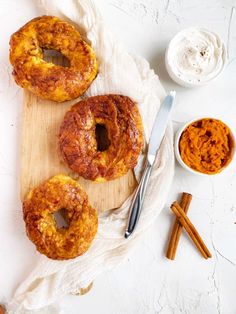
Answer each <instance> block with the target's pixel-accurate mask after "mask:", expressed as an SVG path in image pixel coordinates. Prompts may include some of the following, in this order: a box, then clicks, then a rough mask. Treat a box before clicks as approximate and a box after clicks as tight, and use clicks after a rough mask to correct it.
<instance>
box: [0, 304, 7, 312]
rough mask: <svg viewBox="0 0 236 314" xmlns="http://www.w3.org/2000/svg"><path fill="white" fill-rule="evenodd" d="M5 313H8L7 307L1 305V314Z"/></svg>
mask: <svg viewBox="0 0 236 314" xmlns="http://www.w3.org/2000/svg"><path fill="white" fill-rule="evenodd" d="M4 313H6V308H5V306H3V305H1V304H0V314H4Z"/></svg>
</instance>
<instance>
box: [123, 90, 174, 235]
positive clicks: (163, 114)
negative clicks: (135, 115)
mask: <svg viewBox="0 0 236 314" xmlns="http://www.w3.org/2000/svg"><path fill="white" fill-rule="evenodd" d="M175 94H176V92H175V91H171V92H170V93H169V94H168V95H167V96H166V97H165V99H164V101H163V103H162V104H161V106H160V109H159V111H158V113H157V115H156V118H155V122H154V125H153V128H152V132H151V137H150V140H149V145H148V153H147V158H146V163H145V167H144V171H143V174H142V177H141V180H140V182H139V185H138V187H137V189H136V192H135V194H134V197H133V200H132V203H131V206H130V211H129V216H128V221H127V226H126V231H125V238H126V239H127V238H128V237H129V236H130V235H131V234H132V233H133V231H134V229H135V227H136V226H137V223H138V220H139V217H140V213H141V210H142V206H143V201H144V197H145V193H146V189H147V186H148V181H149V178H150V174H151V171H152V166H153V164H154V161H155V157H156V153H157V151H158V149H159V147H160V145H161V142H162V139H163V137H164V135H165V130H166V127H167V124H168V121H169V119H170V115H171V110H172V108H173V105H174V100H175Z"/></svg>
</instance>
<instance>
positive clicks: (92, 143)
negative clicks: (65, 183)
mask: <svg viewBox="0 0 236 314" xmlns="http://www.w3.org/2000/svg"><path fill="white" fill-rule="evenodd" d="M97 126H103V127H105V129H106V132H107V137H108V147H107V149H105V150H103V149H99V145H98V144H99V143H98V142H97V139H96V127H97ZM142 147H143V127H142V120H141V116H140V114H139V111H138V108H137V106H136V104H135V103H134V102H133V101H132V100H131V99H130V98H128V97H126V96H122V95H102V96H94V97H90V98H88V99H86V100H82V101H80V102H78V103H77V104H75V105H74V106H72V108H71V109H70V110H69V111H68V112H67V113H66V115H65V117H64V120H63V122H62V124H61V127H60V131H59V150H60V152H61V155H62V157H63V159H64V161H65V163H66V164H67V165H68V166H69V167H70V168H71V169H72V170H73V171H74V172H76V173H77V174H79V175H80V176H82V177H84V178H85V179H90V180H94V181H98V182H103V181H107V180H113V179H116V178H118V177H120V176H122V175H124V174H125V173H126V172H127V171H128V170H129V169H133V168H134V167H135V165H136V164H137V160H138V157H139V155H140V153H141V150H142Z"/></svg>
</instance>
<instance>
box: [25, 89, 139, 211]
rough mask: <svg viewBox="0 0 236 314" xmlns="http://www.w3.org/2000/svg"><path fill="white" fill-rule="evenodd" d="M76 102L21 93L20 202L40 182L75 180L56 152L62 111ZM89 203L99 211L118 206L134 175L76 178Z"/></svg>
mask: <svg viewBox="0 0 236 314" xmlns="http://www.w3.org/2000/svg"><path fill="white" fill-rule="evenodd" d="M77 101H78V100H74V101H69V102H64V103H55V102H51V101H46V100H42V99H39V98H38V97H36V96H35V95H34V94H32V93H30V92H28V91H24V101H23V102H24V103H23V112H22V135H21V177H20V180H21V199H22V200H23V199H24V197H25V196H26V194H27V193H28V192H29V191H30V190H31V189H32V188H34V187H36V186H37V185H38V184H40V183H41V182H42V181H44V180H46V179H48V178H50V177H52V176H54V175H56V174H60V173H63V174H67V175H70V176H72V177H74V178H78V177H77V175H76V174H74V173H72V171H71V170H70V169H69V168H68V167H67V166H66V165H65V164H64V163H63V161H62V159H61V157H60V153H59V150H58V139H57V136H58V131H59V127H60V124H61V122H62V120H63V117H64V114H65V112H66V111H67V110H68V109H69V108H70V107H71V105H72V104H73V103H76V102H77ZM78 181H79V183H80V184H81V185H82V186H83V187H84V189H85V190H86V192H87V193H88V196H89V200H90V203H91V204H92V205H93V206H94V207H95V208H97V209H98V210H99V211H104V210H108V209H113V208H117V207H119V206H120V205H121V204H122V203H123V202H124V200H125V199H126V198H127V197H128V196H129V195H130V194H131V193H132V191H133V190H134V188H135V186H136V180H135V178H134V175H133V172H132V171H130V172H129V173H128V174H126V175H125V176H123V177H121V178H119V179H116V180H114V181H109V182H105V183H95V182H92V181H89V180H85V179H83V178H78Z"/></svg>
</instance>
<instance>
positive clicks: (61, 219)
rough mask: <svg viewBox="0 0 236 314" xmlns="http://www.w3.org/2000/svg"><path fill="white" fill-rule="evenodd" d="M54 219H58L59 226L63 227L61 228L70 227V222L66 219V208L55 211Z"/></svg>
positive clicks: (59, 227)
mask: <svg viewBox="0 0 236 314" xmlns="http://www.w3.org/2000/svg"><path fill="white" fill-rule="evenodd" d="M53 216H54V219H55V221H56V224H57V228H58V229H61V228H68V226H69V225H68V222H67V220H66V210H65V208H61V209H59V210H58V211H57V212H55V213H54V214H53Z"/></svg>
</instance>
